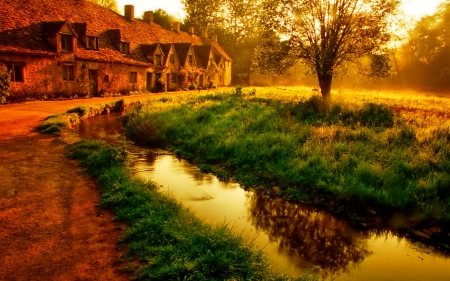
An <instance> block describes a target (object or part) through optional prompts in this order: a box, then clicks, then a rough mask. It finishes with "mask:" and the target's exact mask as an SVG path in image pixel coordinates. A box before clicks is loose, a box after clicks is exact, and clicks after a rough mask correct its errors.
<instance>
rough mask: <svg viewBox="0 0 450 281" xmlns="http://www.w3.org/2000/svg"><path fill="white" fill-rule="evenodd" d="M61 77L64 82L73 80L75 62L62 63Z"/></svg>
mask: <svg viewBox="0 0 450 281" xmlns="http://www.w3.org/2000/svg"><path fill="white" fill-rule="evenodd" d="M61 78H62V80H63V81H66V82H72V81H75V64H62V65H61Z"/></svg>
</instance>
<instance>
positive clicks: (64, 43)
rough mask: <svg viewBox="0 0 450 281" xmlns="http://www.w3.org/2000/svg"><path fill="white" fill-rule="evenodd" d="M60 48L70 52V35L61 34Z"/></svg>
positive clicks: (71, 48)
mask: <svg viewBox="0 0 450 281" xmlns="http://www.w3.org/2000/svg"><path fill="white" fill-rule="evenodd" d="M61 50H63V51H69V52H72V50H73V47H72V36H70V35H65V34H61Z"/></svg>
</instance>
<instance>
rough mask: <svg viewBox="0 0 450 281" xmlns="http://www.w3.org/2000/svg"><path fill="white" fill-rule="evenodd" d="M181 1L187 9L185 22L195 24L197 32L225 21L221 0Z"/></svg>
mask: <svg viewBox="0 0 450 281" xmlns="http://www.w3.org/2000/svg"><path fill="white" fill-rule="evenodd" d="M181 3H182V4H183V5H184V10H185V11H186V19H185V22H187V23H189V24H190V25H192V26H194V27H195V28H196V32H201V31H202V30H208V29H211V28H212V27H213V26H217V25H220V24H221V23H222V21H223V18H222V17H221V14H220V13H221V9H220V8H221V7H222V1H221V0H181ZM199 34H200V33H199Z"/></svg>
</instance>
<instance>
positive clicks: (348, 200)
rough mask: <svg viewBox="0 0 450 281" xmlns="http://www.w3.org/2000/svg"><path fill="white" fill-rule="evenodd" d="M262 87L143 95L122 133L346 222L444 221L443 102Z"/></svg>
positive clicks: (448, 128)
mask: <svg viewBox="0 0 450 281" xmlns="http://www.w3.org/2000/svg"><path fill="white" fill-rule="evenodd" d="M265 91H266V92H264V93H263V94H257V93H256V91H255V90H252V91H242V90H241V89H236V90H235V91H232V92H229V93H220V92H216V93H214V94H209V95H205V96H199V97H198V98H193V97H190V98H188V99H186V100H184V101H180V100H178V101H169V102H168V101H165V102H164V104H162V102H161V101H151V102H149V103H148V104H147V105H145V106H143V105H141V106H139V107H136V108H134V109H132V110H130V111H129V112H128V114H127V116H126V117H125V118H124V124H125V132H126V134H127V136H128V137H129V138H131V139H133V140H135V141H137V142H140V143H144V144H150V145H158V146H163V147H166V148H168V149H170V150H173V151H175V152H176V154H177V155H178V156H181V157H184V158H187V159H189V160H191V161H193V162H195V163H197V164H198V166H199V167H200V168H201V170H202V171H205V172H213V173H216V174H217V175H219V177H220V178H222V179H230V178H234V179H236V180H238V181H239V182H241V183H242V184H243V185H244V186H245V187H258V188H265V189H266V191H268V192H274V191H273V190H274V189H273V187H274V186H277V187H279V188H277V190H278V189H279V190H280V191H279V192H278V193H277V195H278V196H283V197H285V198H288V199H291V200H300V201H307V202H314V203H319V204H323V205H328V206H329V208H330V209H332V210H333V211H335V212H341V213H345V214H346V215H348V216H349V217H352V218H354V219H360V218H361V216H369V215H373V214H375V215H379V216H385V217H389V216H391V215H393V214H395V213H399V212H400V213H404V214H406V215H410V217H414V219H411V221H409V222H408V221H405V222H404V224H403V225H401V226H399V227H409V226H414V225H415V224H428V223H440V224H445V223H448V222H450V196H449V194H450V185H449V183H450V180H449V175H448V171H449V170H450V144H449V140H450V122H449V118H448V116H447V111H446V109H445V108H446V107H445V106H442V105H445V104H448V100H446V99H444V98H433V97H431V98H430V97H428V96H425V97H422V98H420V97H418V98H417V97H415V98H413V97H411V98H410V99H411V101H410V102H409V103H406V102H402V103H399V95H395V94H393V95H392V97H387V96H386V95H377V96H371V95H370V94H367V95H366V96H362V98H361V96H357V95H355V94H349V97H347V98H346V97H345V96H343V95H340V94H336V96H339V98H340V99H339V100H342V101H341V102H331V104H324V103H323V102H322V101H321V100H320V98H318V97H315V96H310V95H309V96H308V95H302V94H301V93H300V94H299V93H296V92H295V91H294V92H291V93H290V94H286V91H279V90H275V91H274V90H273V89H272V91H273V92H272V93H270V92H267V91H268V90H265ZM375 97H376V98H375ZM403 98H404V97H403ZM416 99H417V100H416ZM361 100H363V101H361ZM380 100H382V101H383V102H382V103H380ZM432 102H433V103H434V104H435V107H430V106H429V103H432Z"/></svg>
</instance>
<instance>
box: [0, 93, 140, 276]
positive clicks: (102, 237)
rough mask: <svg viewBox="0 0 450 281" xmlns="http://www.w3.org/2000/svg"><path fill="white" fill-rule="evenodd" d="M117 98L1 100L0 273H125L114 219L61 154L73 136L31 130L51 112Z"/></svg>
mask: <svg viewBox="0 0 450 281" xmlns="http://www.w3.org/2000/svg"><path fill="white" fill-rule="evenodd" d="M147 98H148V96H134V97H129V98H128V97H127V98H126V100H138V99H139V100H145V99H147ZM118 99H120V98H96V99H89V100H72V101H59V102H32V103H26V104H13V105H5V106H0V280H2V281H3V280H5V281H6V280H7V281H12V280H129V279H130V275H129V274H126V273H124V272H122V271H121V270H120V269H121V267H122V266H123V265H122V264H118V263H116V262H115V261H116V260H117V259H118V258H119V257H120V256H121V254H122V251H119V250H117V249H116V243H117V241H118V239H119V238H120V236H121V234H122V230H120V229H121V228H120V227H119V226H120V225H119V224H118V223H116V222H113V221H112V218H113V217H112V215H111V214H109V213H108V212H105V211H104V210H102V209H100V208H99V207H97V204H98V203H99V200H100V198H99V193H98V188H97V186H96V184H95V182H94V181H93V180H92V179H90V178H89V177H87V176H85V175H83V173H82V169H81V168H79V167H77V163H76V162H75V161H71V160H68V158H66V156H65V151H64V147H65V145H66V143H67V142H71V141H73V139H74V138H75V137H72V139H70V138H65V139H64V138H63V139H62V138H54V137H51V136H46V135H42V134H39V133H38V132H36V131H35V128H36V126H37V125H39V124H41V122H42V120H43V119H44V118H45V117H47V116H48V115H50V114H54V113H61V112H64V111H66V110H68V109H70V108H73V107H75V106H78V105H95V104H102V103H107V102H110V101H113V100H118Z"/></svg>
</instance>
